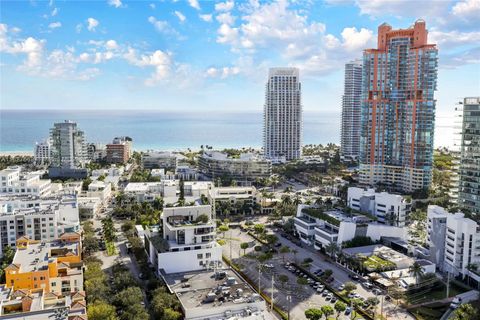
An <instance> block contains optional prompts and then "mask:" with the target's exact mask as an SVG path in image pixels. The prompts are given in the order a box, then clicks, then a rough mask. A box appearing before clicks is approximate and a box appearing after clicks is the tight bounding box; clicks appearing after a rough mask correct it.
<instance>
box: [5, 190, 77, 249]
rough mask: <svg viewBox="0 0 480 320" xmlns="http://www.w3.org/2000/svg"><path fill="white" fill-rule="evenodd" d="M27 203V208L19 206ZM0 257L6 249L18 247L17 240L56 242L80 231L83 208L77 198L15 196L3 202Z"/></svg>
mask: <svg viewBox="0 0 480 320" xmlns="http://www.w3.org/2000/svg"><path fill="white" fill-rule="evenodd" d="M21 204H24V205H25V207H24V208H23V207H20V208H19V207H18V206H19V205H21ZM0 205H1V206H0V254H1V253H2V249H3V247H4V246H6V245H9V246H11V247H14V248H15V246H16V242H17V239H19V238H21V237H24V236H26V237H28V238H29V239H31V240H37V241H44V242H45V241H54V240H55V239H58V237H59V236H60V235H61V234H64V233H67V232H78V231H80V219H79V209H78V205H77V199H76V197H75V196H68V195H66V196H61V197H60V196H59V197H55V198H53V197H52V198H50V199H38V198H37V199H35V198H31V199H25V198H24V199H23V201H19V200H18V199H15V198H14V197H10V198H8V199H5V198H3V199H1V200H0Z"/></svg>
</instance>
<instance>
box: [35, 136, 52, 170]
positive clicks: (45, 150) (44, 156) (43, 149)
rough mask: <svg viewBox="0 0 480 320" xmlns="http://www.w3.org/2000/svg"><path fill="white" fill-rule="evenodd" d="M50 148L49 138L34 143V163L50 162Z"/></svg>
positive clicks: (44, 163)
mask: <svg viewBox="0 0 480 320" xmlns="http://www.w3.org/2000/svg"><path fill="white" fill-rule="evenodd" d="M50 148H51V144H50V141H49V140H45V141H42V142H37V143H35V150H34V151H33V156H34V159H35V164H38V165H46V164H50V151H51V150H50Z"/></svg>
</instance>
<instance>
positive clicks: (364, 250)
mask: <svg viewBox="0 0 480 320" xmlns="http://www.w3.org/2000/svg"><path fill="white" fill-rule="evenodd" d="M342 251H343V253H345V254H347V255H350V256H354V255H357V254H363V255H365V256H371V255H376V256H380V257H381V258H382V259H385V260H388V261H391V262H399V261H402V260H405V259H411V260H412V262H413V259H412V258H410V257H408V256H406V255H404V254H403V253H400V252H398V251H395V250H393V249H392V248H389V247H387V246H384V245H381V244H373V245H369V246H363V247H356V248H347V249H343V250H342Z"/></svg>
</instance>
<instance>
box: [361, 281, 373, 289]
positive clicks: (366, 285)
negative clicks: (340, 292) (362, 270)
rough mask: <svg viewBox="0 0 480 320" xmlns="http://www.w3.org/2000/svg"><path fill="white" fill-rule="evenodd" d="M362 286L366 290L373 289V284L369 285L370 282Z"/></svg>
mask: <svg viewBox="0 0 480 320" xmlns="http://www.w3.org/2000/svg"><path fill="white" fill-rule="evenodd" d="M363 286H364V287H365V288H367V289H371V288H372V287H373V284H371V283H370V282H364V283H363Z"/></svg>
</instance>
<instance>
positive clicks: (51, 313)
mask: <svg viewBox="0 0 480 320" xmlns="http://www.w3.org/2000/svg"><path fill="white" fill-rule="evenodd" d="M86 306H87V303H86V301H85V292H83V291H77V292H73V293H71V294H70V295H67V296H58V295H56V294H55V293H53V292H48V291H46V290H45V289H43V288H39V289H31V290H26V289H18V290H13V289H12V288H8V287H6V286H5V285H0V319H9V320H13V319H19V320H40V319H58V318H59V317H61V319H67V320H86V319H87V308H86Z"/></svg>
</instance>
